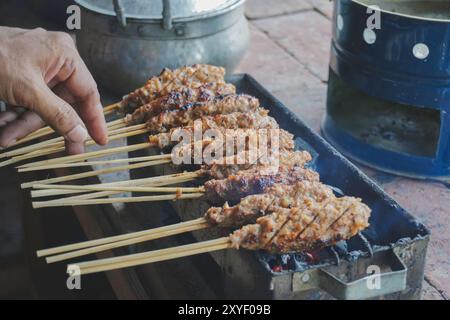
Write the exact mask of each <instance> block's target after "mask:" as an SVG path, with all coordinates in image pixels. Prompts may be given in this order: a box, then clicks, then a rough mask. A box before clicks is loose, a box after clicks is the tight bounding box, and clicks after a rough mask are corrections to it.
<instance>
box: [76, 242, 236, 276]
mask: <svg viewBox="0 0 450 320" xmlns="http://www.w3.org/2000/svg"><path fill="white" fill-rule="evenodd" d="M229 248H231V243H230V240H229V239H228V237H224V238H219V239H216V240H210V241H204V242H200V243H194V244H188V245H184V246H178V247H174V248H168V249H161V250H155V251H150V252H145V253H139V254H133V255H128V256H121V257H115V258H109V259H102V260H96V261H90V262H83V263H79V264H72V265H69V266H68V271H70V270H79V271H80V273H81V275H86V274H91V273H96V272H102V271H110V270H115V269H121V268H128V267H134V266H139V265H143V264H148V263H154V262H159V261H165V260H171V259H176V258H181V257H187V256H192V255H196V254H201V253H207V252H213V251H219V250H224V249H229Z"/></svg>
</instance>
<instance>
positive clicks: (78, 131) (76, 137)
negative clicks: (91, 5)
mask: <svg viewBox="0 0 450 320" xmlns="http://www.w3.org/2000/svg"><path fill="white" fill-rule="evenodd" d="M87 138H88V133H87V130H86V129H85V128H84V127H83V126H82V125H80V124H79V125H77V126H76V127H75V128H73V129H72V130H70V131H69V133H68V134H66V135H65V139H66V140H69V141H71V142H84V141H86V140H87Z"/></svg>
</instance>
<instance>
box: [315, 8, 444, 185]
mask: <svg viewBox="0 0 450 320" xmlns="http://www.w3.org/2000/svg"><path fill="white" fill-rule="evenodd" d="M371 5H376V6H378V9H377V8H376V7H371ZM449 22H450V3H448V1H447V2H446V1H417V0H414V1H411V0H396V1H392V0H391V1H385V0H358V1H352V0H336V1H335V11H334V20H333V41H332V46H331V56H330V76H329V86H328V101H327V115H326V117H325V119H324V121H323V125H322V132H323V134H324V136H325V137H326V139H327V140H328V141H329V142H331V143H332V144H333V145H334V146H335V147H336V148H337V149H338V150H339V151H341V152H342V153H344V154H345V155H347V156H349V157H350V158H352V159H355V160H356V161H358V162H361V163H364V164H366V165H369V166H372V167H375V168H377V169H380V170H383V171H386V172H390V173H394V174H401V175H406V176H411V177H415V178H431V179H435V180H440V181H444V182H448V181H449V178H450V107H449V101H450V63H449V62H450V61H449V59H450V37H449V34H450V23H449Z"/></svg>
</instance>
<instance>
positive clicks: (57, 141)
mask: <svg viewBox="0 0 450 320" xmlns="http://www.w3.org/2000/svg"><path fill="white" fill-rule="evenodd" d="M143 128H145V124H140V125H135V126H131V127H125V125H123V126H121V127H116V126H114V127H112V129H111V128H108V129H109V130H108V135H109V136H111V135H114V134H118V133H123V132H126V131H133V130H139V129H143ZM90 141H92V139H89V140H87V141H86V142H87V143H88V142H90ZM63 145H64V137H56V138H53V139H50V140H46V141H42V142H39V143H35V144H32V145H30V146H26V147H22V148H18V149H14V150H11V151H9V152H4V153H3V154H1V157H14V156H17V155H22V154H25V153H28V152H32V151H35V150H40V149H42V148H54V147H61V146H63Z"/></svg>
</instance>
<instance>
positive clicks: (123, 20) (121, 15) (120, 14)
mask: <svg viewBox="0 0 450 320" xmlns="http://www.w3.org/2000/svg"><path fill="white" fill-rule="evenodd" d="M113 4H114V11H115V12H116V17H117V20H118V21H119V24H120V25H121V26H122V28H125V27H126V26H127V17H126V16H125V9H124V8H123V6H122V3H120V0H113Z"/></svg>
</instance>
